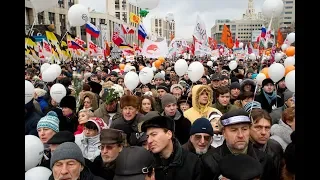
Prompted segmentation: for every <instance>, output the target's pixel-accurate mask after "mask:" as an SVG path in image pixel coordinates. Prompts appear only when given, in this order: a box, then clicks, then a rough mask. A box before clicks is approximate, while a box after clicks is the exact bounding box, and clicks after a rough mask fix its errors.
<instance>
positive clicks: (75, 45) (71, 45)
mask: <svg viewBox="0 0 320 180" xmlns="http://www.w3.org/2000/svg"><path fill="white" fill-rule="evenodd" d="M69 47H70V48H72V49H81V50H83V51H84V50H85V49H84V48H83V47H82V46H80V45H79V44H78V43H76V42H74V41H71V44H70V46H69Z"/></svg>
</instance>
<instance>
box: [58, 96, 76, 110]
mask: <svg viewBox="0 0 320 180" xmlns="http://www.w3.org/2000/svg"><path fill="white" fill-rule="evenodd" d="M76 105H77V104H76V98H75V97H73V96H65V97H63V98H62V99H61V101H60V107H62V108H63V107H67V108H70V109H72V110H76Z"/></svg>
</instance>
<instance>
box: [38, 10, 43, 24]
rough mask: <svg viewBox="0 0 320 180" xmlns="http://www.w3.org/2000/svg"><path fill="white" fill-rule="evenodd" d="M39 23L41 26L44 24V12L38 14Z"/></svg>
mask: <svg viewBox="0 0 320 180" xmlns="http://www.w3.org/2000/svg"><path fill="white" fill-rule="evenodd" d="M38 23H39V24H44V12H43V11H42V12H40V13H38Z"/></svg>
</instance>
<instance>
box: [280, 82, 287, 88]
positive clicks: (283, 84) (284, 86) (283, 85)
mask: <svg viewBox="0 0 320 180" xmlns="http://www.w3.org/2000/svg"><path fill="white" fill-rule="evenodd" d="M279 88H280V89H284V88H286V83H285V81H284V80H283V81H280V82H279Z"/></svg>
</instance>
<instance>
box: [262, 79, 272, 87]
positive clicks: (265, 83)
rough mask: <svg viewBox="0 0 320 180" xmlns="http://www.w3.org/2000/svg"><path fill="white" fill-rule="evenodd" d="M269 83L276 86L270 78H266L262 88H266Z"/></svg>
mask: <svg viewBox="0 0 320 180" xmlns="http://www.w3.org/2000/svg"><path fill="white" fill-rule="evenodd" d="M268 83H271V84H274V82H273V81H272V79H270V78H266V79H264V80H263V81H262V87H264V86H265V85H267V84H268Z"/></svg>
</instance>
